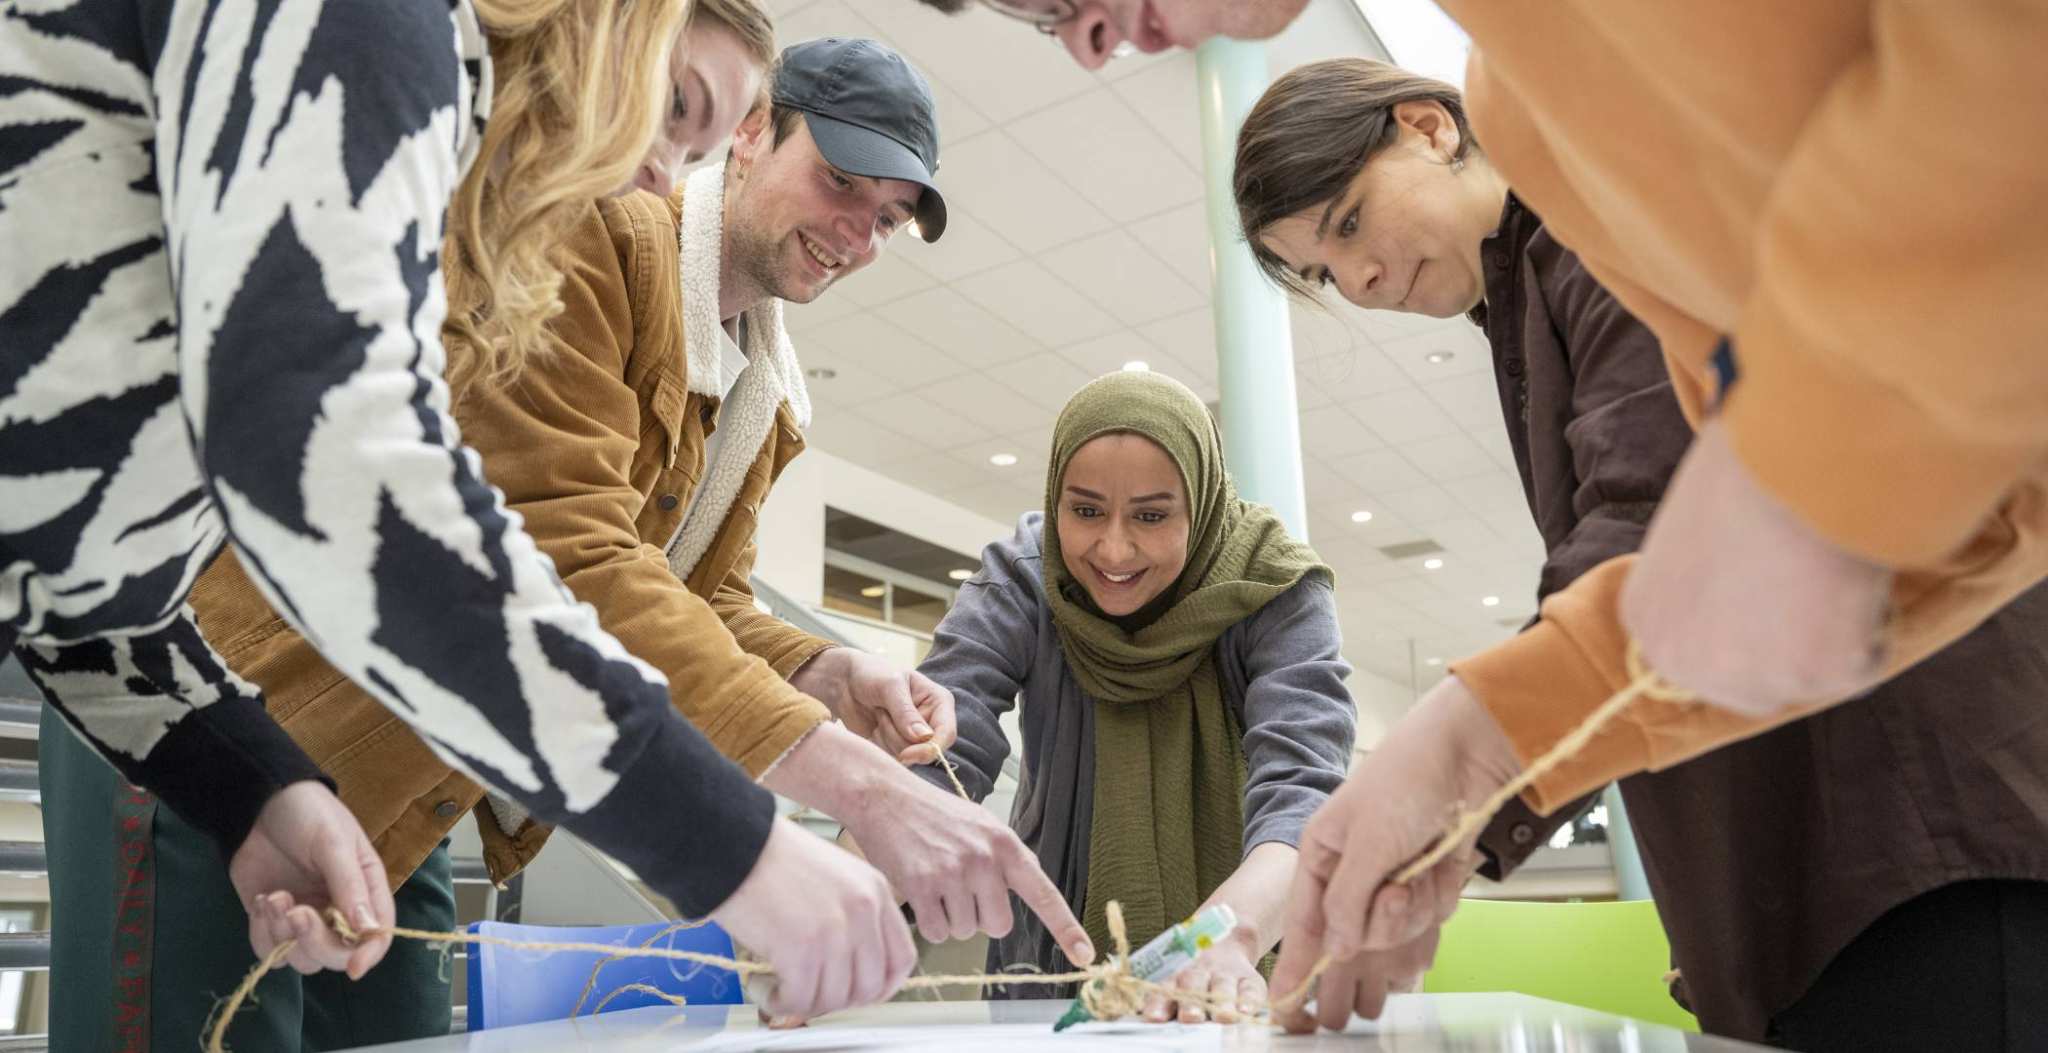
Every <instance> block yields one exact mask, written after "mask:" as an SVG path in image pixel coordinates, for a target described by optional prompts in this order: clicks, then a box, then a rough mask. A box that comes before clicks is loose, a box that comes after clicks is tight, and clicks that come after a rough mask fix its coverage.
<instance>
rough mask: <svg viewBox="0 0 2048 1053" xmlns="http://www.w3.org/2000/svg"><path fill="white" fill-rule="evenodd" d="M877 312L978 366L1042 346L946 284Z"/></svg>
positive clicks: (943, 349) (1020, 356)
mask: <svg viewBox="0 0 2048 1053" xmlns="http://www.w3.org/2000/svg"><path fill="white" fill-rule="evenodd" d="M876 313H877V314H879V315H881V316H882V317H884V318H886V319H888V320H889V321H891V322H894V323H896V324H897V325H899V326H901V327H903V328H904V329H905V330H907V331H909V332H912V333H916V334H917V335H918V336H919V337H920V338H921V339H923V340H924V341H925V342H927V343H929V344H931V345H932V346H934V347H937V348H939V349H940V350H942V351H944V352H945V353H946V354H948V355H951V356H952V357H953V358H955V359H958V360H959V361H960V362H961V363H962V364H963V365H966V366H969V367H972V368H975V369H981V368H983V367H986V366H993V365H996V364H998V363H1002V362H1014V361H1016V360H1017V359H1019V358H1022V357H1024V356H1026V355H1029V354H1032V353H1033V352H1036V351H1038V350H1040V349H1041V348H1040V346H1039V344H1038V343H1037V342H1036V341H1034V340H1032V339H1031V338H1030V337H1028V336H1025V335H1024V334H1023V333H1020V332H1018V331H1017V329H1016V327H1014V326H1012V325H1010V324H1009V323H1008V322H1005V321H1003V320H1002V319H1000V318H997V317H996V316H995V315H992V314H990V313H988V312H987V311H985V310H983V309H982V308H981V306H980V305H978V304H976V303H974V302H973V301H972V300H969V299H968V298H967V297H965V296H962V295H960V293H958V292H956V291H955V290H953V289H952V288H949V287H947V286H943V285H942V286H939V287H937V288H934V289H927V290H925V291H924V292H921V293H918V294H917V295H915V296H909V297H905V298H904V299H901V300H897V301H896V302H895V303H892V304H889V305H888V306H886V307H882V308H879V309H877V311H876Z"/></svg>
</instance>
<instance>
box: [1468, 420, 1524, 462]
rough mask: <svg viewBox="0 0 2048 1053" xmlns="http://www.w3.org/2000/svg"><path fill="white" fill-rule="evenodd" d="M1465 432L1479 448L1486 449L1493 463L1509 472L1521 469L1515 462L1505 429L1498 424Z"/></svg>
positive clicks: (1513, 450)
mask: <svg viewBox="0 0 2048 1053" xmlns="http://www.w3.org/2000/svg"><path fill="white" fill-rule="evenodd" d="M1465 434H1466V435H1468V436H1470V437H1471V439H1472V441H1473V442H1474V443H1476V444H1478V446H1479V448H1480V449H1482V450H1485V451H1486V455H1487V456H1488V457H1490V458H1492V459H1493V463H1494V464H1496V465H1498V466H1499V467H1502V468H1505V469H1507V470H1508V471H1511V472H1515V471H1520V470H1521V469H1520V468H1519V467H1518V466H1517V465H1516V464H1515V448H1514V446H1513V445H1512V444H1510V443H1509V442H1508V433H1507V429H1505V428H1501V427H1498V426H1496V427H1492V428H1474V429H1473V430H1471V431H1468V432H1466V433H1465Z"/></svg>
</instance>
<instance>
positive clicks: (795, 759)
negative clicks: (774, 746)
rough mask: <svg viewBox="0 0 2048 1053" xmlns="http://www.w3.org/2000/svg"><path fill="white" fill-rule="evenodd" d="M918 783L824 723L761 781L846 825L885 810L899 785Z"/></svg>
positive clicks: (877, 751)
mask: <svg viewBox="0 0 2048 1053" xmlns="http://www.w3.org/2000/svg"><path fill="white" fill-rule="evenodd" d="M902 779H914V776H911V775H910V773H909V772H908V771H907V770H906V769H905V768H904V767H903V766H902V765H901V764H898V763H896V761H895V759H894V758H892V757H890V756H889V755H888V754H886V753H883V752H882V751H881V749H880V748H879V747H877V746H875V745H874V744H873V743H871V742H869V741H867V740H866V739H863V738H861V737H860V736H858V735H855V734H854V733H853V732H851V731H848V730H846V727H845V726H844V725H841V724H836V723H827V724H820V725H818V727H817V728H815V729H814V730H812V731H811V733H810V734H809V735H806V736H804V738H803V740H802V741H801V742H798V743H797V744H796V745H795V746H794V747H792V748H791V749H790V751H789V753H788V754H786V755H784V757H783V758H782V759H781V760H780V761H779V762H777V763H776V764H775V766H774V767H772V768H770V769H769V770H768V773H767V774H766V775H764V776H762V778H761V785H763V786H766V787H767V788H769V789H770V790H773V791H775V792H776V793H779V794H781V795H782V796H784V797H787V798H789V799H790V800H792V801H795V802H797V803H798V804H801V805H803V806H805V807H807V808H813V809H816V810H818V811H820V812H823V813H825V814H826V815H829V816H831V817H833V818H834V819H838V820H839V821H840V822H842V823H849V824H851V823H856V822H859V821H861V820H863V819H865V818H866V817H868V816H870V815H873V814H875V813H876V810H877V809H878V808H881V807H885V805H884V803H883V802H884V801H885V799H886V798H887V797H888V796H889V791H890V790H891V788H892V787H895V786H897V785H899V783H898V782H897V780H902Z"/></svg>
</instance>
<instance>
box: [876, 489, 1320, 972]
mask: <svg viewBox="0 0 2048 1053" xmlns="http://www.w3.org/2000/svg"><path fill="white" fill-rule="evenodd" d="M1043 521H1044V513H1042V512H1030V513H1026V514H1025V515H1024V516H1023V518H1021V519H1020V520H1018V523H1017V532H1016V534H1015V535H1014V536H1012V537H1011V538H1009V539H1008V540H1005V541H998V542H996V543H995V544H992V545H990V546H989V547H988V548H987V549H986V550H985V551H984V552H983V553H982V558H981V570H980V572H979V573H977V574H976V575H975V576H974V577H973V578H972V579H970V580H968V581H967V582H966V583H964V584H963V585H962V586H961V589H960V596H959V599H958V600H957V601H955V603H954V604H953V609H952V610H951V611H950V612H948V613H947V615H946V618H945V620H944V621H942V622H940V623H939V628H938V632H937V641H936V643H935V644H934V646H933V648H932V652H931V654H930V656H929V657H927V658H926V659H925V660H924V663H923V664H922V665H920V666H919V667H918V668H919V671H920V672H922V673H924V675H926V676H928V677H930V678H932V680H934V681H936V682H937V683H939V684H941V685H943V686H945V687H946V688H947V689H948V690H950V691H952V692H953V700H954V703H955V705H956V706H957V711H958V714H959V720H960V740H959V742H958V743H957V744H956V745H955V746H954V748H953V750H952V751H951V756H952V758H953V761H954V763H955V764H956V765H957V766H958V768H959V774H960V781H961V782H962V784H964V785H965V786H966V787H967V792H968V793H969V794H971V795H973V797H974V798H975V799H976V800H980V799H982V798H984V797H986V796H988V793H989V791H990V790H991V789H993V788H994V785H995V778H996V774H997V773H998V772H1000V771H1001V770H1002V765H1003V759H1004V758H1005V757H1007V756H1008V755H1009V752H1010V743H1009V739H1008V738H1007V737H1006V736H1005V735H1004V734H1003V731H1002V728H1001V727H1000V726H998V724H997V718H998V717H1000V716H1001V715H1002V714H1003V713H1004V712H1005V711H1007V710H1008V709H1009V708H1010V707H1011V706H1012V705H1013V704H1016V703H1017V702H1018V701H1019V700H1021V702H1022V705H1023V710H1022V712H1021V713H1020V714H1019V717H1020V721H1021V724H1022V727H1023V733H1024V757H1023V777H1022V780H1021V783H1020V785H1019V786H1018V789H1017V801H1016V805H1015V807H1014V808H1013V810H1012V811H1011V815H1010V825H1011V826H1012V827H1014V828H1015V829H1016V831H1017V834H1018V836H1019V837H1021V838H1023V840H1024V843H1025V844H1026V845H1029V846H1030V847H1031V850H1032V851H1033V852H1035V853H1037V855H1038V861H1039V863H1040V865H1042V866H1043V867H1044V868H1045V872H1046V874H1047V875H1048V876H1050V877H1051V878H1052V881H1053V884H1055V885H1058V886H1059V888H1060V891H1061V893H1062V894H1064V895H1065V896H1066V899H1067V903H1068V904H1069V905H1070V906H1071V907H1072V908H1073V910H1074V913H1075V914H1076V915H1079V914H1080V913H1081V912H1082V911H1083V910H1084V909H1085V908H1086V904H1085V902H1084V896H1085V894H1086V892H1087V885H1088V831H1089V823H1090V821H1091V818H1092V812H1093V808H1094V799H1093V787H1094V785H1095V703H1094V699H1092V698H1090V697H1089V696H1088V695H1087V694H1086V693H1085V692H1083V691H1082V690H1081V685H1080V683H1079V682H1078V681H1076V680H1075V678H1074V673H1073V670H1071V669H1070V668H1068V666H1067V660H1066V656H1065V655H1064V654H1062V653H1061V650H1060V642H1059V636H1058V634H1057V633H1056V632H1055V631H1054V629H1053V623H1052V611H1051V609H1050V608H1048V607H1047V605H1046V602H1045V584H1044V580H1045V579H1044V576H1043V574H1042V573H1041V570H1040V564H1041V557H1040V554H1039V536H1040V530H1041V527H1042V524H1043ZM1341 644H1342V638H1341V636H1340V634H1339V632H1338V628H1337V608H1336V602H1335V597H1334V594H1333V592H1332V591H1331V587H1330V584H1329V582H1328V581H1326V580H1324V579H1322V578H1320V577H1311V578H1309V579H1306V580H1304V581H1302V582H1301V583H1300V584H1298V585H1296V586H1295V587H1294V588H1292V589H1289V590H1288V591H1287V592H1285V593H1283V594H1281V595H1280V596H1279V597H1278V598H1277V599H1275V600H1273V602H1271V603H1269V604H1267V605H1266V606H1265V607H1264V608H1263V609H1261V610H1260V611H1259V612H1258V613H1257V614H1255V615H1253V616H1251V617H1250V618H1247V619H1245V620H1244V621H1242V622H1240V623H1238V624H1237V625H1235V626H1232V627H1231V628H1230V629H1229V631H1227V632H1225V633H1224V634H1223V635H1222V636H1221V637H1220V638H1218V640H1217V642H1216V649H1217V659H1218V664H1217V671H1218V674H1219V675H1220V677H1221V679H1222V683H1223V696H1224V698H1225V699H1226V700H1227V701H1228V702H1229V704H1230V705H1231V707H1232V708H1233V709H1234V710H1235V711H1236V714H1237V718H1238V721H1239V723H1240V725H1241V726H1242V727H1243V728H1244V753H1245V767H1246V781H1245V792H1244V850H1245V851H1246V852H1250V851H1251V850H1252V849H1253V848H1254V847H1256V846H1258V845H1260V844H1263V843H1265V842H1267V841H1278V842H1280V843H1282V844H1286V845H1290V846H1291V845H1295V844H1297V843H1298V842H1299V841H1300V839H1301V830H1302V827H1303V825H1304V824H1306V823H1307V822H1308V817H1309V815H1310V814H1311V813H1312V812H1314V811H1315V809H1316V808H1317V807H1318V806H1320V805H1321V804H1322V803H1323V800H1324V798H1326V797H1328V796H1329V794H1330V792H1331V791H1332V790H1335V789H1336V788H1337V784H1338V783H1339V782H1341V781H1343V778H1344V770H1345V766H1346V764H1347V762H1348V761H1349V759H1350V756H1351V743H1352V739H1353V737H1354V735H1355V734H1356V731H1357V709H1356V707H1355V706H1354V705H1353V703H1352V701H1351V694H1350V692H1349V691H1348V690H1346V688H1345V687H1344V679H1345V677H1347V676H1349V675H1350V674H1351V667H1350V666H1349V665H1347V664H1345V662H1344V659H1343V658H1341V657H1339V655H1338V651H1339V648H1340V646H1341ZM917 771H918V774H920V775H922V776H924V777H925V778H926V779H928V780H930V781H931V782H932V783H933V784H934V785H937V786H939V787H941V788H943V789H945V790H946V791H947V792H948V793H951V792H953V790H952V782H951V781H950V780H948V779H947V777H946V772H945V770H944V769H943V768H940V767H938V766H937V765H927V766H925V767H922V768H919V769H917ZM1012 909H1013V911H1014V913H1015V915H1016V927H1015V928H1014V929H1012V930H1011V932H1010V934H1009V935H1008V936H1006V937H1004V938H1002V939H1000V940H995V941H993V942H991V943H990V945H989V963H990V967H991V968H999V967H1002V966H1005V965H1013V964H1017V963H1024V962H1030V963H1035V964H1036V965H1037V966H1039V967H1040V968H1042V969H1045V970H1046V971H1049V972H1052V971H1063V970H1065V969H1068V968H1071V966H1069V965H1068V964H1067V961H1066V957H1065V955H1063V954H1062V953H1061V952H1060V950H1059V948H1058V946H1057V945H1056V944H1055V943H1054V942H1053V940H1052V939H1051V937H1050V936H1049V935H1047V933H1046V931H1045V928H1044V926H1042V925H1040V924H1039V923H1038V919H1037V918H1035V917H1033V916H1032V915H1031V913H1030V912H1029V911H1028V910H1025V909H1024V907H1023V905H1022V904H1021V903H1014V902H1013V903H1012ZM1070 993H1071V992H1070V991H1068V990H1065V989H1052V988H1048V987H1046V986H1044V985H1017V986H1013V987H1009V988H1005V989H1000V990H997V991H994V992H992V994H991V997H1006V998H1055V997H1065V996H1066V995H1068V994H1070Z"/></svg>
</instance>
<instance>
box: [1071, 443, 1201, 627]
mask: <svg viewBox="0 0 2048 1053" xmlns="http://www.w3.org/2000/svg"><path fill="white" fill-rule="evenodd" d="M1058 501H1059V511H1058V524H1057V528H1058V530H1059V539H1060V559H1061V561H1062V562H1063V563H1064V564H1065V565H1066V568H1067V573H1068V574H1070V575H1072V576H1073V578H1074V580H1075V581H1078V582H1080V583H1081V586H1082V588H1085V589H1087V590H1088V595H1089V596H1090V597H1091V598H1092V599H1094V601H1095V606H1097V607H1098V608H1100V609H1101V610H1102V612H1103V613H1104V614H1107V615H1110V616H1112V617H1121V616H1123V615H1127V614H1133V613H1135V612H1137V611H1138V610H1139V609H1141V608H1143V607H1144V606H1145V605H1146V604H1147V603H1150V602H1152V601H1153V600H1154V599H1157V598H1158V597H1159V595H1160V593H1162V592H1165V591H1166V590H1167V589H1168V588H1170V587H1172V585H1173V583H1174V582H1175V581H1176V580H1178V579H1179V578H1180V572H1181V570H1182V568H1184V567H1186V566H1187V562H1188V496H1187V488H1186V487H1185V486H1184V485H1183V484H1182V482H1181V477H1180V469H1179V468H1178V467H1176V466H1175V465H1174V463H1173V458H1171V457H1169V456H1167V453H1166V451H1165V450H1163V449H1161V448H1160V447H1159V445H1158V444H1157V443H1154V442H1153V441H1152V440H1150V439H1147V438H1145V437H1144V436H1142V435H1133V434H1129V433H1111V434H1108V435H1100V436H1097V437H1095V438H1093V439H1090V440H1088V441H1087V442H1086V443H1083V444H1082V445H1081V448H1080V449H1078V450H1076V451H1074V456H1073V458H1072V459H1071V460H1069V461H1068V462H1067V470H1066V473H1065V475H1063V476H1062V477H1061V480H1060V492H1059V495H1058Z"/></svg>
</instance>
